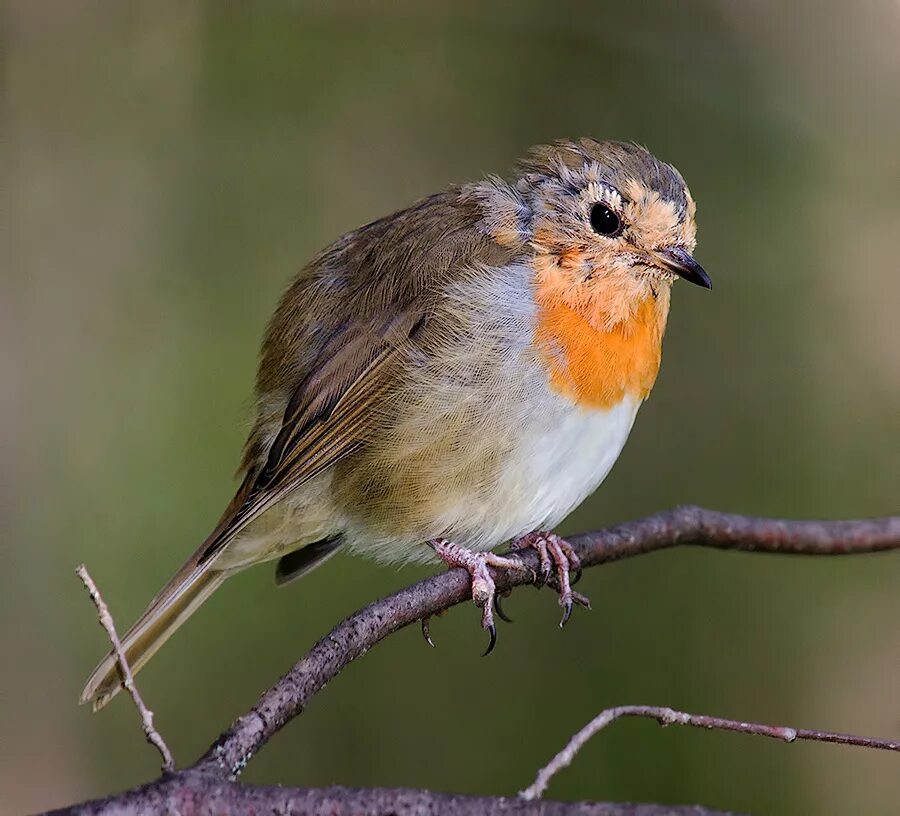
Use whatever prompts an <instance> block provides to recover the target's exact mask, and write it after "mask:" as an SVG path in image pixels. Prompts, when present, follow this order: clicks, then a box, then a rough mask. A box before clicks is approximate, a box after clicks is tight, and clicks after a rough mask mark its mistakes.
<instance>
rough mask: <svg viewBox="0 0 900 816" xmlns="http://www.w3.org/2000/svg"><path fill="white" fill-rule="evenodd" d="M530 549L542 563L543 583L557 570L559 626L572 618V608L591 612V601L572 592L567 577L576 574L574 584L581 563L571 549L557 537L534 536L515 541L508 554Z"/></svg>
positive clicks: (548, 535)
mask: <svg viewBox="0 0 900 816" xmlns="http://www.w3.org/2000/svg"><path fill="white" fill-rule="evenodd" d="M526 549H533V550H535V551H536V552H537V554H538V557H539V558H540V560H541V576H542V577H543V579H544V583H546V582H547V581H548V580H549V579H550V576H551V573H552V570H553V566H555V567H556V580H557V583H558V584H559V605H560V606H561V607H562V608H563V616H562V620H561V621H560V622H559V625H560V626H565V624H566V621H567V620H568V619H569V616H570V615H571V614H572V604H573V603H578V604H581V605H582V606H586V607H588V608H590V605H591V603H590V601H589V600H588V599H587V598H586V597H585V596H584V595H582V594H581V593H580V592H573V591H572V581H570V579H569V573H570V572H572V571H574V572H575V581H577V580H578V578H579V577H580V576H581V562H580V561H579V559H578V555H577V554H576V552H575V550H574V549H572V545H571V544H569V542H568V541H566V540H564V539H562V538H560V537H559V536H558V535H556V533H546V532H541V531H538V532H534V533H528V534H526V535H523V536H522V537H521V538H517V539H516V540H515V541H513V543H512V544H510V551H511V552H518V551H520V550H526Z"/></svg>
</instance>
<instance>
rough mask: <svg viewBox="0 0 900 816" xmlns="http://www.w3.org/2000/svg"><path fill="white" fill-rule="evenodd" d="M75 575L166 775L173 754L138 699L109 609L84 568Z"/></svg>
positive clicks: (150, 714) (151, 716) (140, 698)
mask: <svg viewBox="0 0 900 816" xmlns="http://www.w3.org/2000/svg"><path fill="white" fill-rule="evenodd" d="M75 574H76V575H77V576H78V577H79V578H80V579H81V582H82V583H83V584H84V585H85V587H86V588H87V591H88V593H89V594H90V596H91V600H92V601H93V602H94V606H95V607H97V615H98V617H99V618H100V625H101V626H102V627H103V628H104V629H105V630H106V634H107V636H108V637H109V642H110V643H112V648H113V652H114V653H115V655H116V660H117V661H118V664H119V672H120V673H121V675H122V685H123V686H125V690H126V691H127V692H128V693H129V694H130V695H131V699H132V700H133V701H134V705H135V707H136V708H137V710H138V714H140V715H141V728H142V729H143V731H144V736H145V737H147V742H149V743H150V744H151V745H152V746H154V747H155V748H156V750H157V751H159V753H160V755H161V756H162V761H163V764H162V769H163V772H164V773H169V772H171V771H173V770H174V769H175V760H174V759H173V758H172V752H171V751H170V750H169V746H168V745H166V741H165V740H164V739H163V738H162V735H161V734H160V733H159V731H157V730H156V728H155V727H154V725H153V712H152V711H151V710H150V709H149V708H147V706H146V704H145V703H144V699H143V698H142V697H141V693H140V692H139V691H138V689H137V686H136V685H135V682H134V675H133V674H132V673H131V667H130V666H129V665H128V660H127V658H126V657H125V650H124V649H123V648H122V642H121V641H120V640H119V635H118V633H117V632H116V624H115V623H114V622H113V618H112V615H111V614H110V611H109V607H108V606H107V605H106V602H105V601H104V600H103V596H102V595H101V594H100V590H99V589H97V585H96V584H95V583H94V579H93V578H91V576H90V573H89V572H88V571H87V567H86V566H85V565H84V564H81V565H80V566H79V567H77V568H76V570H75Z"/></svg>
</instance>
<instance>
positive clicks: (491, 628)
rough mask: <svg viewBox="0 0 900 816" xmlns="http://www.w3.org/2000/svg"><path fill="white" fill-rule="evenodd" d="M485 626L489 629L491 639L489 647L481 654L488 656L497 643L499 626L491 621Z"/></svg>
mask: <svg viewBox="0 0 900 816" xmlns="http://www.w3.org/2000/svg"><path fill="white" fill-rule="evenodd" d="M485 628H486V629H487V630H488V633H489V634H490V636H491V639H490V641H489V642H488V647H487V649H485V651H484V654H482V655H481V656H482V657H487V656H488V655H489V654H490V653H491V652H493V651H494V646H496V645H497V627H496V626H494V624H493V623H489V624H488V625H487V626H486V627H485Z"/></svg>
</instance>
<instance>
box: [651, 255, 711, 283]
mask: <svg viewBox="0 0 900 816" xmlns="http://www.w3.org/2000/svg"><path fill="white" fill-rule="evenodd" d="M653 258H654V260H655V261H656V263H657V264H658V265H659V266H660V267H661V268H662V269H665V270H667V271H668V272H674V273H675V274H676V275H678V276H679V277H682V278H684V279H685V280H686V281H690V282H691V283H696V284H697V286H702V287H703V288H704V289H712V281H711V280H710V279H709V275H707V274H706V272H705V271H704V269H703V267H702V266H700V264H698V263H697V262H696V261H695V260H694V259H693V257H691V255H690V253H688V252H686V251H685V250H683V249H681V247H675V248H673V249H663V250H661V251H660V252H654V253H653Z"/></svg>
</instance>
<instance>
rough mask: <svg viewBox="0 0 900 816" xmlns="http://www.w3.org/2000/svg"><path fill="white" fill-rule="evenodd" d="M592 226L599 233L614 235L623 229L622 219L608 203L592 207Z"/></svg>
mask: <svg viewBox="0 0 900 816" xmlns="http://www.w3.org/2000/svg"><path fill="white" fill-rule="evenodd" d="M591 227H593V229H594V232H596V233H597V234H598V235H606V236H608V237H612V236H614V235H618V234H619V233H620V232H621V231H622V220H621V219H620V218H619V216H618V215H616V214H615V213H614V212H613V211H612V210H611V209H610V208H609V207H607V206H606V204H600V203H597V204H594V206H593V207H591Z"/></svg>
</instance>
